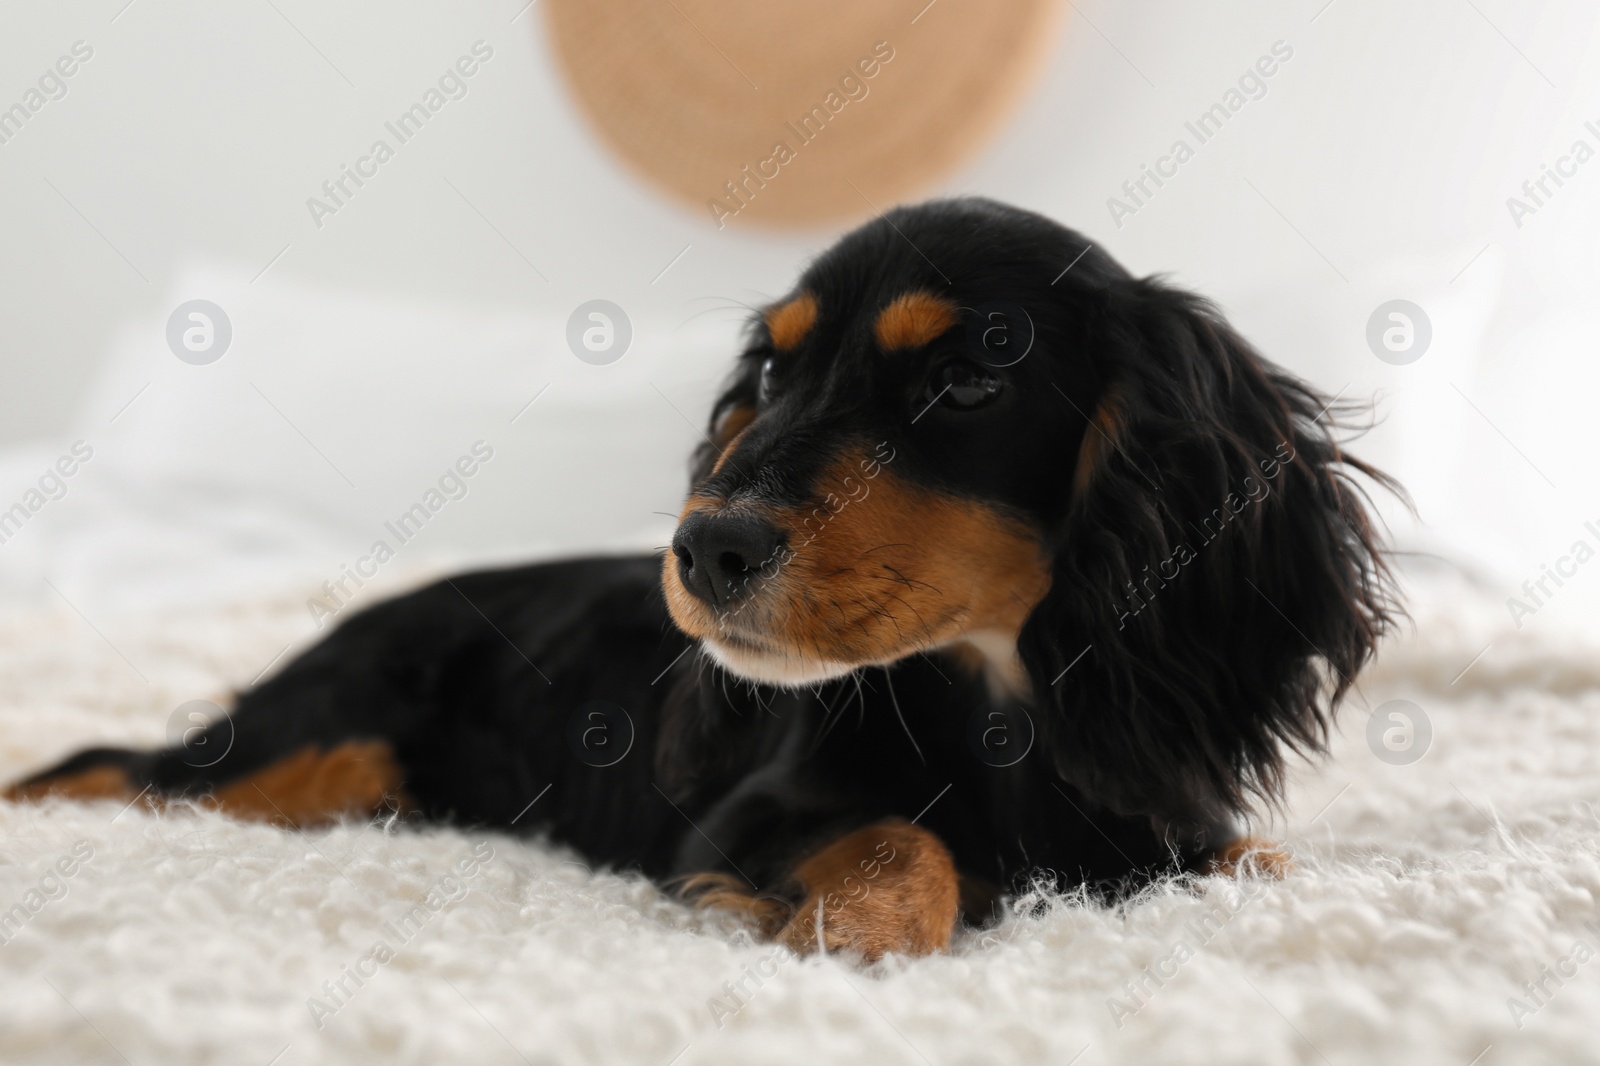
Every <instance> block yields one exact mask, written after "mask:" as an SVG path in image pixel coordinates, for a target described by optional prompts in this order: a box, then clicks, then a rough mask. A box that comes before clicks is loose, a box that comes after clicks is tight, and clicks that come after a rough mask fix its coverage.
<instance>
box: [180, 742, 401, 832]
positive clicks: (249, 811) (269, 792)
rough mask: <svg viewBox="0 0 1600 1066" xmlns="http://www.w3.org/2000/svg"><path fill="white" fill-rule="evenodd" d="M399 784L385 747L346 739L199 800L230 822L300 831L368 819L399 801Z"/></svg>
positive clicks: (298, 754)
mask: <svg viewBox="0 0 1600 1066" xmlns="http://www.w3.org/2000/svg"><path fill="white" fill-rule="evenodd" d="M401 784H402V781H401V777H400V768H399V766H398V765H397V764H396V763H395V761H394V755H393V753H392V752H391V751H390V749H389V746H388V745H387V744H384V743H381V742H379V741H351V742H349V743H345V744H341V745H339V746H338V747H336V748H331V749H329V750H326V751H321V750H318V749H317V748H313V747H305V748H301V749H300V750H299V751H297V752H296V753H295V754H293V755H291V756H289V757H288V758H286V759H281V760H279V761H278V762H275V763H273V764H272V765H271V766H268V767H266V768H265V769H263V770H260V771H258V772H256V773H254V774H251V775H250V776H249V777H245V778H242V779H240V780H238V781H232V782H229V783H228V784H226V785H224V786H223V787H221V788H219V789H217V791H216V792H215V794H214V795H212V796H210V797H208V798H207V799H206V800H204V801H203V802H204V803H206V804H207V805H208V806H213V807H216V808H217V809H218V810H221V811H223V812H224V813H226V814H229V815H232V816H233V817H235V818H243V819H245V820H248V821H262V822H274V823H277V824H284V823H287V824H289V825H291V826H293V827H296V828H302V829H303V828H305V827H307V826H312V825H326V824H329V823H332V822H336V821H338V820H339V819H340V818H342V817H345V816H348V815H356V816H361V817H366V816H368V815H371V814H373V813H375V812H376V811H378V810H379V809H380V808H381V807H383V806H384V804H385V803H386V802H387V801H388V800H390V799H391V798H398V797H399V793H400V786H401Z"/></svg>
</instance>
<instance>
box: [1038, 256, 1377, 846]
mask: <svg viewBox="0 0 1600 1066" xmlns="http://www.w3.org/2000/svg"><path fill="white" fill-rule="evenodd" d="M1102 311H1103V313H1102V314H1101V315H1098V316H1096V318H1097V321H1096V322H1095V324H1094V326H1093V327H1092V328H1093V329H1094V330H1095V331H1096V332H1097V334H1099V335H1097V336H1095V337H1094V338H1093V342H1094V351H1095V356H1094V358H1095V360H1096V363H1097V364H1098V365H1097V367H1096V371H1097V376H1098V377H1099V379H1100V381H1101V382H1102V384H1101V386H1100V389H1101V391H1100V394H1099V395H1098V396H1096V397H1085V398H1083V399H1082V401H1075V402H1081V404H1082V405H1083V406H1084V407H1085V412H1084V413H1085V414H1089V415H1090V416H1091V419H1090V421H1091V424H1090V425H1089V426H1088V428H1087V430H1086V431H1085V436H1084V440H1083V443H1082V446H1081V448H1080V450H1079V455H1078V459H1077V463H1078V465H1077V467H1076V468H1075V471H1074V478H1073V501H1072V505H1071V509H1070V512H1069V514H1068V518H1067V520H1066V522H1065V524H1064V528H1063V529H1062V530H1061V532H1060V536H1059V541H1058V543H1057V544H1055V545H1054V546H1053V547H1054V552H1055V559H1054V564H1053V566H1054V575H1053V578H1054V580H1053V585H1052V590H1051V592H1050V593H1049V594H1048V595H1047V596H1046V597H1045V600H1044V601H1043V602H1042V603H1041V604H1040V605H1039V606H1038V608H1036V609H1035V611H1034V613H1033V615H1032V616H1031V617H1030V618H1029V620H1028V622H1027V624H1026V625H1025V626H1024V629H1023V633H1022V639H1021V643H1020V650H1021V653H1022V657H1023V661H1024V663H1025V664H1026V665H1027V667H1028V670H1029V672H1030V675H1031V679H1032V681H1033V684H1034V688H1035V692H1036V693H1037V694H1038V699H1039V704H1040V709H1041V711H1042V712H1043V718H1044V721H1043V723H1042V728H1041V736H1042V737H1043V738H1044V740H1045V748H1046V751H1047V752H1048V754H1049V755H1050V757H1051V758H1052V759H1053V761H1054V768H1055V769H1056V771H1057V772H1059V773H1060V774H1061V775H1062V776H1063V777H1064V778H1066V779H1067V780H1068V781H1070V782H1072V783H1074V784H1075V785H1077V786H1078V787H1079V788H1081V789H1082V790H1083V791H1084V792H1085V793H1086V794H1087V795H1088V796H1089V797H1090V798H1091V799H1093V800H1095V801H1096V802H1099V803H1102V804H1104V805H1106V806H1108V807H1110V808H1112V809H1114V810H1117V811H1119V812H1121V813H1125V814H1135V813H1138V814H1147V815H1150V816H1151V817H1152V818H1153V819H1155V820H1156V821H1157V822H1158V823H1160V822H1161V821H1163V820H1166V821H1169V822H1172V823H1177V824H1196V825H1207V824H1216V823H1217V822H1219V821H1222V820H1225V819H1227V818H1229V817H1231V816H1232V815H1234V814H1238V813H1243V812H1245V811H1247V810H1248V809H1249V807H1250V806H1251V804H1252V803H1253V802H1254V801H1256V800H1266V801H1268V802H1271V801H1273V800H1275V799H1276V798H1277V797H1278V796H1279V795H1280V791H1281V786H1282V776H1283V767H1284V762H1283V760H1284V758H1285V752H1286V750H1297V751H1300V752H1314V751H1318V750H1321V749H1322V748H1323V746H1324V744H1325V742H1326V739H1327V733H1328V726H1329V721H1330V716H1331V714H1332V710H1333V708H1334V706H1336V705H1337V703H1338V701H1339V699H1340V698H1341V697H1342V696H1343V695H1344V694H1345V691H1346V690H1347V689H1348V688H1349V686H1350V684H1351V681H1352V679H1353V678H1354V677H1355V675H1356V673H1357V671H1359V670H1360V669H1361V667H1362V666H1363V664H1365V663H1366V661H1367V660H1368V658H1369V657H1370V656H1371V655H1372V653H1373V650H1374V646H1375V644H1376V642H1377V640H1378V638H1379V637H1380V636H1381V634H1382V633H1383V632H1384V630H1385V629H1386V628H1387V627H1388V626H1389V624H1390V623H1391V621H1392V620H1393V619H1394V617H1395V616H1396V614H1397V607H1396V605H1395V599H1394V596H1393V591H1392V581H1391V577H1390V574H1389V571H1388V568H1387V566H1386V564H1385V561H1384V556H1383V554H1382V548H1381V545H1380V540H1379V537H1378V535H1377V532H1376V531H1375V529H1374V527H1373V524H1372V519H1371V516H1370V515H1369V512H1368V506H1367V505H1368V503H1369V502H1370V501H1369V500H1368V498H1367V495H1366V492H1365V491H1364V489H1363V488H1362V487H1361V486H1360V485H1359V484H1358V483H1357V481H1356V480H1355V478H1356V477H1357V476H1364V477H1366V478H1369V479H1372V480H1373V481H1375V482H1376V483H1377V484H1379V485H1381V486H1383V487H1385V488H1387V489H1392V490H1395V491H1399V489H1398V486H1397V485H1395V484H1394V483H1393V482H1391V481H1390V480H1389V479H1388V478H1387V477H1385V476H1384V475H1383V474H1381V473H1379V472H1377V471H1375V470H1373V469H1371V468H1369V467H1367V466H1366V465H1365V464H1362V463H1361V462H1359V461H1358V460H1355V459H1353V458H1351V457H1350V456H1347V455H1346V454H1344V452H1343V451H1342V449H1341V445H1340V442H1339V440H1338V439H1337V438H1336V433H1337V429H1336V426H1335V422H1334V420H1333V417H1332V415H1331V414H1330V412H1329V410H1328V407H1327V405H1326V403H1325V401H1324V400H1323V398H1322V397H1321V396H1320V395H1318V394H1317V393H1316V391H1315V390H1313V389H1312V388H1311V387H1310V386H1308V385H1306V384H1305V383H1304V382H1301V381H1299V380H1298V379H1296V378H1294V377H1293V376H1291V375H1290V374H1288V373H1286V372H1285V371H1283V370H1281V369H1279V368H1277V367H1275V366H1272V365H1271V364H1269V363H1267V362H1266V361H1265V360H1263V359H1262V358H1261V357H1260V356H1259V355H1257V354H1256V353H1255V352H1254V351H1253V350H1252V349H1251V347H1250V346H1249V345H1248V344H1247V343H1246V342H1245V341H1244V340H1243V339H1242V338H1240V337H1239V336H1238V335H1237V334H1236V333H1235V332H1234V331H1233V330H1232V328H1231V327H1229V326H1228V324H1227V323H1226V322H1224V321H1223V320H1222V318H1221V316H1220V315H1219V314H1218V313H1217V312H1216V311H1215V310H1214V309H1213V308H1212V307H1210V306H1209V305H1208V304H1206V303H1205V302H1204V301H1202V300H1200V299H1198V298H1196V297H1194V296H1190V295H1188V294H1186V293H1182V292H1179V291H1177V290H1174V289H1171V288H1169V287H1167V286H1165V285H1162V284H1161V283H1159V282H1156V281H1132V280H1130V281H1126V282H1120V283H1117V284H1115V285H1113V287H1112V289H1111V291H1110V292H1109V293H1108V294H1107V296H1106V304H1105V306H1104V307H1103V308H1102ZM1089 404H1093V407H1092V410H1091V409H1089V408H1088V405H1089ZM1085 649H1087V651H1086V653H1085V654H1083V656H1082V659H1081V661H1079V660H1078V659H1077V657H1078V656H1079V654H1080V653H1082V652H1085ZM1069 667H1070V669H1069Z"/></svg>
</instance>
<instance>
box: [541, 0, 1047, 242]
mask: <svg viewBox="0 0 1600 1066" xmlns="http://www.w3.org/2000/svg"><path fill="white" fill-rule="evenodd" d="M540 6H542V7H544V8H545V10H546V16H545V17H546V22H547V25H548V27H549V31H550V39H551V42H552V46H553V48H554V51H555V54H556V56H557V60H558V63H559V65H560V68H561V70H562V73H563V75H564V76H565V78H566V81H567V83H568V85H569V86H570V87H571V89H572V90H573V92H574V95H575V96H576V98H577V101H578V105H579V107H580V109H581V110H582V112H583V113H584V114H585V116H586V117H587V118H588V119H589V121H590V123H591V124H592V125H593V127H594V128H595V129H596V130H598V131H599V133H600V135H601V137H602V139H603V140H604V141H605V142H606V143H607V144H608V145H609V146H610V147H611V148H612V149H613V150H614V151H615V152H616V153H617V154H619V155H620V156H621V157H622V158H623V159H624V160H625V161H626V162H627V163H628V165H629V166H630V167H631V168H632V169H634V170H635V171H637V172H639V173H640V174H642V175H644V176H645V178H646V179H648V180H649V181H650V182H651V183H652V184H654V185H656V186H657V187H659V188H662V189H664V190H666V191H667V192H669V193H670V194H672V195H673V196H674V197H675V198H677V199H679V200H682V201H685V202H687V203H690V204H693V205H694V206H696V207H697V208H699V210H701V211H703V212H704V213H705V216H706V218H707V220H708V221H711V222H713V223H714V224H716V225H718V226H738V225H749V224H751V223H756V224H768V225H789V226H798V225H814V224H819V223H827V222H833V221H839V220H847V219H853V218H857V217H861V216H863V215H869V214H872V213H873V212H874V209H875V208H876V209H878V210H886V209H887V208H889V207H890V206H892V205H894V204H896V203H899V202H901V201H903V200H905V199H907V198H908V197H912V196H914V195H915V194H917V193H918V192H920V191H922V190H924V189H926V188H927V187H928V186H929V185H930V184H931V183H933V182H934V181H936V180H937V179H938V178H940V177H942V176H944V175H945V174H948V173H949V172H950V171H951V170H952V169H953V168H954V167H955V166H956V165H957V164H959V163H960V162H962V161H963V160H965V159H966V158H968V157H969V156H970V155H971V154H972V153H973V152H974V151H976V150H977V148H979V147H980V146H981V145H982V144H983V143H984V141H985V140H986V139H987V138H988V137H990V136H991V135H993V134H994V133H995V132H996V131H997V129H998V128H999V126H1000V123H1001V122H1002V120H1003V119H1004V117H1005V116H1006V114H1007V113H1008V112H1009V111H1010V110H1011V109H1012V107H1013V106H1014V105H1015V104H1016V103H1017V101H1018V100H1019V98H1020V97H1021V95H1022V92H1023V90H1024V89H1025V88H1026V87H1027V86H1028V85H1029V84H1030V83H1031V82H1032V81H1033V79H1034V76H1035V75H1036V73H1037V72H1038V70H1039V68H1040V66H1041V60H1042V59H1043V57H1044V56H1045V55H1046V54H1047V52H1048V50H1049V47H1050V45H1051V44H1052V43H1053V37H1054V30H1055V22H1056V17H1057V14H1058V6H1057V4H1056V2H1055V0H934V3H932V4H929V3H927V0H903V2H902V0H882V2H874V0H864V2H849V0H810V2H798V0H782V2H763V0H739V2H734V0H601V2H596V0H546V2H545V3H544V4H542V5H540Z"/></svg>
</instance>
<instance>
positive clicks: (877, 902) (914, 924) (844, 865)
mask: <svg viewBox="0 0 1600 1066" xmlns="http://www.w3.org/2000/svg"><path fill="white" fill-rule="evenodd" d="M795 877H796V879H797V880H798V881H799V882H800V884H801V886H802V887H803V888H804V890H805V893H806V895H805V898H804V900H803V901H802V902H801V904H800V906H799V907H798V908H797V909H796V911H795V915H794V917H793V918H792V919H790V920H789V924H788V925H786V926H784V928H783V930H782V932H780V933H779V934H778V939H779V940H781V941H782V942H783V943H784V944H786V945H788V946H789V947H790V948H791V949H793V950H794V951H798V952H802V953H806V954H809V953H810V952H813V951H816V950H817V926H818V922H819V918H820V922H821V926H822V949H823V950H824V951H839V950H841V949H842V950H847V951H853V952H858V953H860V954H861V956H862V957H863V958H865V959H866V961H868V962H875V961H877V960H878V959H881V958H883V956H884V955H886V954H888V953H890V952H894V953H896V954H899V955H931V954H933V953H934V952H936V951H943V950H945V949H946V948H948V947H949V946H950V935H951V933H952V932H953V931H954V929H955V924H956V914H957V909H958V905H959V897H960V885H959V879H958V878H957V876H956V868H955V864H954V863H953V862H952V861H951V859H950V852H949V850H948V849H947V848H946V847H945V846H944V844H943V843H942V842H941V841H940V840H939V838H938V837H936V836H934V835H933V834H932V833H930V832H928V831H927V830H926V829H922V828H920V827H918V826H914V825H912V824H911V823H910V822H907V821H904V820H902V819H899V818H893V819H888V820H885V821H882V822H878V823H876V824H874V825H869V826H867V827H866V828H864V829H858V830H856V831H855V832H853V833H850V834H849V835H847V836H844V837H841V838H839V839H838V840H835V841H834V842H833V843H831V844H829V845H827V846H826V847H824V848H822V849H821V850H819V851H816V852H814V853H813V854H811V855H810V856H808V857H806V858H805V859H804V860H803V861H801V862H800V864H799V865H798V866H796V867H795Z"/></svg>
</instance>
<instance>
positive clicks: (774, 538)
mask: <svg viewBox="0 0 1600 1066" xmlns="http://www.w3.org/2000/svg"><path fill="white" fill-rule="evenodd" d="M782 546H783V534H782V532H780V531H779V530H778V529H777V528H776V527H775V526H773V525H772V524H771V523H770V522H767V521H765V520H763V519H761V518H758V517H755V516H753V515H748V514H707V513H705V512H704V511H696V512H694V513H693V514H691V515H689V517H688V518H685V519H684V520H683V521H682V522H680V523H679V524H678V532H677V533H676V534H675V535H674V536H673V538H672V554H673V555H674V556H676V557H677V560H678V577H679V578H681V579H682V581H683V586H684V588H686V589H688V590H689V591H690V592H692V593H694V595H695V596H697V597H699V598H700V599H702V600H704V601H705V602H707V603H709V604H711V605H712V606H713V607H717V606H721V605H723V604H725V603H727V602H729V601H730V600H733V599H735V598H737V597H738V596H739V595H740V594H741V593H742V592H744V591H745V589H746V588H747V587H748V586H749V585H750V583H751V581H752V580H753V579H754V578H755V576H756V572H757V571H758V570H760V569H761V568H762V567H764V566H768V564H769V563H772V562H775V561H776V559H777V554H778V549H779V548H781V547H782Z"/></svg>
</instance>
